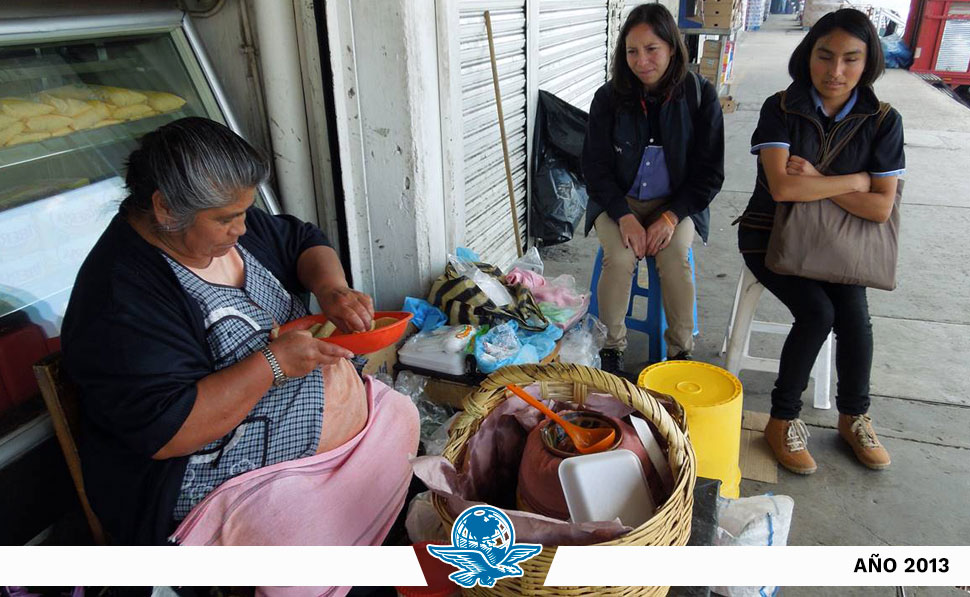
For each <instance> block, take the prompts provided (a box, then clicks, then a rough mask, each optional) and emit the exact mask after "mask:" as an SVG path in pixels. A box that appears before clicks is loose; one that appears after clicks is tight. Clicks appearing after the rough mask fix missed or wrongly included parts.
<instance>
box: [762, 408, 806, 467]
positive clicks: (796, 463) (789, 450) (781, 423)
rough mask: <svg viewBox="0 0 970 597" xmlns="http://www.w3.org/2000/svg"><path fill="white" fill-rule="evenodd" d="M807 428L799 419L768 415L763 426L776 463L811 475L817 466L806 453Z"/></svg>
mask: <svg viewBox="0 0 970 597" xmlns="http://www.w3.org/2000/svg"><path fill="white" fill-rule="evenodd" d="M808 436H809V433H808V428H807V427H805V423H804V422H803V421H802V420H801V419H792V420H791V421H786V420H784V419H776V418H774V417H770V418H769V419H768V424H767V425H766V426H765V439H766V440H768V445H769V446H771V451H772V452H774V453H775V458H776V459H777V460H778V464H780V465H782V466H783V467H785V468H786V469H788V470H790V471H791V472H793V473H798V474H799V475H811V474H812V473H814V472H815V471H816V470H817V469H818V466H817V465H816V464H815V459H814V458H812V455H811V454H809V453H808Z"/></svg>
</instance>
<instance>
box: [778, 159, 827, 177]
mask: <svg viewBox="0 0 970 597" xmlns="http://www.w3.org/2000/svg"><path fill="white" fill-rule="evenodd" d="M785 172H786V173H787V174H789V175H791V176H822V173H821V172H819V171H818V170H816V169H815V166H813V165H812V163H811V162H809V161H808V160H806V159H805V158H803V157H799V156H797V155H792V156H788V164H786V165H785Z"/></svg>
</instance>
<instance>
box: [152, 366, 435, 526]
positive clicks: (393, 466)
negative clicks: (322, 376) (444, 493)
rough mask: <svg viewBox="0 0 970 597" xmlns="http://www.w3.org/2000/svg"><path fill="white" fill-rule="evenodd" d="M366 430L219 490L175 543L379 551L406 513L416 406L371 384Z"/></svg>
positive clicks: (415, 441)
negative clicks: (325, 449)
mask: <svg viewBox="0 0 970 597" xmlns="http://www.w3.org/2000/svg"><path fill="white" fill-rule="evenodd" d="M365 387H366V390H367V403H368V416H367V424H366V425H365V426H364V429H363V430H362V431H361V432H360V433H358V434H357V435H356V436H354V437H353V438H352V439H351V440H349V441H348V442H347V443H345V444H344V445H342V446H340V447H338V448H335V449H333V450H330V451H329V452H324V453H323V454H317V455H315V456H310V457H308V458H302V459H300V460H291V461H289V462H281V463H279V464H276V465H273V466H268V467H265V468H262V469H257V470H254V471H250V472H248V473H246V474H243V475H240V476H238V477H235V478H233V479H230V480H229V481H226V482H225V483H223V484H222V485H220V486H219V487H217V488H216V489H215V490H214V491H213V492H212V493H211V494H209V495H208V496H207V497H206V498H205V499H204V500H202V501H201V502H199V504H198V505H196V507H195V508H193V509H192V511H191V512H189V515H188V516H187V517H186V518H185V520H183V521H182V524H181V525H179V527H178V529H176V531H175V534H174V535H172V537H171V538H172V540H173V541H175V542H176V543H178V544H180V545H380V544H381V542H382V541H383V540H384V537H385V536H386V535H387V533H388V531H390V528H391V525H392V524H393V523H394V520H395V518H396V517H397V515H398V513H399V512H400V511H401V508H402V507H403V505H404V499H405V496H406V494H407V490H408V485H409V484H410V481H411V465H410V463H409V462H408V458H409V457H412V456H414V455H415V453H416V452H417V447H418V431H419V423H418V413H417V410H416V409H415V407H414V405H413V404H412V403H411V400H410V399H409V398H407V397H406V396H403V395H402V394H399V393H397V392H395V391H394V390H393V389H391V388H389V387H387V386H386V385H384V384H383V383H381V382H379V381H377V380H375V379H373V378H368V379H367V380H366V381H365Z"/></svg>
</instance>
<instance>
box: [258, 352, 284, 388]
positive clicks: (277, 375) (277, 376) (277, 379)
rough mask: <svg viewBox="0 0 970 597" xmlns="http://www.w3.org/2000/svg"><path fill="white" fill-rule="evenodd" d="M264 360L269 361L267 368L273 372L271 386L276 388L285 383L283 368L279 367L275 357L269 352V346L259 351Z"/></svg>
mask: <svg viewBox="0 0 970 597" xmlns="http://www.w3.org/2000/svg"><path fill="white" fill-rule="evenodd" d="M260 352H262V353H263V356H264V357H266V360H267V361H269V368H270V369H272V370H273V386H274V387H278V386H281V385H283V384H285V383H286V381H287V377H286V375H285V374H284V373H283V368H282V367H280V362H279V361H277V360H276V355H275V354H273V351H272V350H270V347H269V346H264V347H263V348H262V349H260Z"/></svg>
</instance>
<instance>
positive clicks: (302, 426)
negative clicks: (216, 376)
mask: <svg viewBox="0 0 970 597" xmlns="http://www.w3.org/2000/svg"><path fill="white" fill-rule="evenodd" d="M236 250H238V251H239V254H240V256H241V257H242V260H243V265H244V267H245V283H244V284H243V286H242V288H235V287H232V286H223V285H220V284H212V283H209V282H206V281H205V280H203V279H202V278H200V277H198V276H197V275H196V274H195V273H194V272H192V271H191V270H189V269H187V268H186V267H184V266H183V265H181V264H180V263H178V262H177V261H175V260H173V259H172V258H170V257H169V256H168V255H164V253H163V255H164V257H165V258H166V260H168V263H169V265H170V266H171V268H172V271H174V272H175V275H176V276H177V277H178V279H179V282H181V284H182V287H183V288H184V289H185V290H186V292H188V294H189V296H191V297H192V298H194V299H195V300H196V301H198V303H199V306H200V307H201V308H202V313H203V314H204V316H205V326H206V340H207V341H208V343H209V348H210V349H211V351H212V354H213V356H214V357H215V363H216V370H219V369H223V368H225V367H229V366H230V365H233V364H235V363H238V362H239V361H241V360H242V359H244V358H246V357H247V356H249V355H251V354H252V353H254V352H256V351H258V350H260V349H261V348H263V347H264V346H266V344H267V343H268V342H269V333H270V330H272V329H273V327H274V324H282V323H286V322H287V321H291V320H293V319H296V318H298V317H303V316H305V315H307V310H306V307H305V306H304V305H303V303H302V302H301V301H300V300H299V299H297V298H296V297H294V296H293V295H291V294H290V293H289V292H287V291H286V289H285V288H283V285H282V284H280V282H279V280H277V279H276V277H275V276H274V275H273V274H272V273H270V272H269V271H268V270H267V269H266V268H265V267H263V266H262V264H260V263H259V261H257V260H256V259H255V258H254V257H253V256H252V255H251V254H250V253H249V252H248V251H246V250H245V249H244V248H242V247H241V246H238V245H237V247H236ZM323 403H324V396H323V374H322V373H321V372H320V369H314V370H313V371H312V372H311V373H310V374H309V375H307V376H305V377H302V378H299V379H291V380H290V381H289V382H287V383H286V384H284V385H282V386H280V387H273V388H270V390H269V392H267V393H266V395H265V396H263V397H262V399H260V401H259V402H258V403H257V404H256V406H255V407H253V409H252V410H251V411H250V412H249V414H248V415H247V416H246V418H245V419H243V421H242V422H241V423H240V424H239V425H237V426H236V428H235V429H233V430H232V431H231V432H230V433H229V434H227V435H226V436H225V437H223V438H222V439H219V440H217V441H214V442H212V443H210V444H208V445H207V446H204V447H203V448H202V449H200V450H199V451H197V452H196V453H195V454H192V456H191V457H190V458H189V464H188V467H187V468H186V469H185V476H184V477H183V479H182V491H181V493H180V494H179V497H178V502H177V503H176V506H175V512H174V518H175V520H176V521H179V520H182V519H183V518H185V516H186V515H187V514H188V513H189V510H191V509H192V507H193V506H195V505H196V504H197V503H199V501H200V500H202V498H204V497H205V496H206V495H208V494H209V493H210V492H211V491H212V490H213V489H215V488H216V487H218V486H219V485H220V484H222V483H223V482H225V481H227V480H229V479H231V478H232V477H235V476H237V475H241V474H243V473H245V472H247V471H250V470H253V469H256V468H261V467H264V466H269V465H272V464H276V463H278V462H284V461H287V460H294V459H297V458H303V457H305V456H310V455H312V454H314V453H316V449H317V444H318V443H319V441H320V427H321V425H322V424H323Z"/></svg>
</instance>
